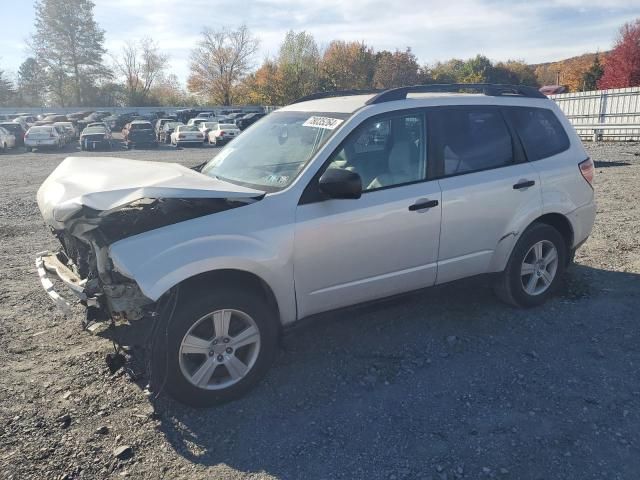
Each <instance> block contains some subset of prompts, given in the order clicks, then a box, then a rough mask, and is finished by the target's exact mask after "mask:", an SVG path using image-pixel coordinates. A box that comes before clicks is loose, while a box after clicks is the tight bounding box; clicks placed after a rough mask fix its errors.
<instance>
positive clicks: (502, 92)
mask: <svg viewBox="0 0 640 480" xmlns="http://www.w3.org/2000/svg"><path fill="white" fill-rule="evenodd" d="M461 92H465V93H461ZM469 92H476V93H469ZM593 175H594V166H593V163H592V162H591V160H590V159H589V158H588V156H587V154H586V153H585V150H584V148H583V147H582V145H581V143H580V140H579V138H578V137H577V136H576V134H575V132H574V130H573V128H572V127H571V125H570V124H569V122H568V121H567V120H566V118H565V117H564V116H563V115H562V113H561V112H560V110H559V109H558V107H557V106H556V105H555V103H554V102H553V101H551V100H549V99H547V98H546V97H545V96H544V95H542V94H540V93H539V92H538V91H537V90H535V89H532V88H527V87H522V86H503V85H485V84H481V85H431V86H417V87H407V88H398V89H393V90H387V91H383V92H374V93H360V92H343V93H341V94H340V93H339V94H336V93H332V94H318V95H314V96H311V97H306V98H304V99H301V100H300V101H298V102H296V103H293V104H291V105H289V106H287V107H285V108H282V109H280V110H278V111H276V112H274V113H271V114H269V115H267V116H266V117H264V118H263V119H261V120H260V121H258V122H257V123H255V124H254V125H253V126H251V127H250V128H249V129H247V130H246V131H245V132H243V133H242V134H241V135H240V136H239V137H238V138H237V139H236V140H234V141H233V142H232V143H231V144H229V145H228V146H227V147H226V148H224V149H222V150H221V151H220V152H219V153H218V155H216V157H215V158H213V159H212V160H211V161H210V162H208V163H206V164H204V165H202V166H200V167H199V168H195V169H189V168H186V167H183V166H180V165H177V164H169V163H160V162H158V163H156V162H141V161H133V160H126V159H116V158H92V159H87V158H67V159H66V160H65V161H63V162H62V163H61V164H60V166H59V167H58V168H57V169H56V170H55V171H54V172H53V173H52V174H51V176H50V177H49V178H48V179H47V180H46V181H45V182H44V184H43V185H42V187H41V188H40V190H39V191H38V204H39V206H40V210H41V211H42V215H43V217H44V219H45V221H46V222H47V223H48V224H49V225H50V226H51V227H52V229H53V231H54V233H55V235H56V236H57V237H58V238H59V239H60V241H61V243H62V249H61V250H60V251H59V252H55V253H51V252H43V253H42V254H40V255H38V258H37V266H38V272H39V275H40V277H41V280H42V283H43V285H44V286H45V288H46V290H47V292H48V293H49V295H50V296H51V297H52V298H53V299H54V301H55V302H56V303H57V304H58V305H60V306H61V308H65V309H68V304H67V302H66V301H65V300H64V299H63V298H62V297H60V296H59V295H58V294H57V293H56V292H55V290H54V288H53V286H52V283H51V280H50V278H49V277H50V276H51V275H52V274H54V275H55V276H56V277H58V278H59V279H61V280H62V281H63V282H64V283H65V284H66V285H67V286H68V287H69V288H70V289H71V291H73V292H74V293H75V294H76V295H77V296H78V297H79V299H80V300H81V302H82V303H83V304H84V305H86V307H87V312H88V316H89V318H90V319H96V318H98V319H105V320H115V321H117V322H121V321H126V322H130V323H131V324H132V325H135V324H140V325H143V324H144V325H147V326H146V327H145V328H147V329H148V333H149V334H148V335H147V336H148V337H149V338H150V340H149V345H148V347H149V348H148V350H149V351H150V357H151V361H150V362H149V363H150V369H151V373H150V376H151V381H152V386H155V388H156V390H157V389H158V388H159V386H163V387H160V388H166V389H167V390H168V391H169V392H170V393H171V394H172V395H173V396H174V397H175V398H177V399H179V400H181V401H182V402H185V403H188V404H192V405H197V406H207V405H212V404H215V403H219V402H222V401H226V400H229V399H232V398H236V397H238V396H239V395H240V394H242V393H243V392H245V391H247V390H248V389H249V388H250V387H251V386H253V385H254V384H255V383H256V382H257V381H258V380H259V379H260V378H261V377H262V376H263V375H264V374H265V373H266V371H267V369H268V367H269V364H270V363H271V361H272V359H273V358H274V355H275V352H276V348H277V342H278V337H279V334H280V332H281V330H282V327H284V326H287V325H290V324H292V323H294V322H296V321H298V320H300V319H302V318H305V317H309V316H311V315H314V314H317V313H320V312H325V311H328V310H334V309H338V308H341V307H346V306H350V305H354V304H358V303H362V302H367V301H370V300H374V299H379V298H383V297H389V296H392V295H397V294H400V293H403V292H407V291H411V290H416V289H421V288H424V287H429V286H432V285H436V284H441V283H445V282H451V281H453V280H457V279H460V278H463V277H469V276H472V275H479V274H491V275H490V276H489V277H490V278H491V279H492V281H493V282H494V284H495V291H496V293H497V295H498V296H499V297H500V298H501V299H502V300H504V301H506V302H508V303H510V304H512V305H516V306H521V307H531V306H535V305H539V304H541V303H542V302H544V301H545V300H546V299H547V298H549V296H550V295H552V294H553V292H554V290H556V288H557V287H558V284H559V283H560V280H561V277H562V275H563V273H564V271H565V269H566V267H567V266H568V264H569V263H570V261H571V259H572V257H573V254H574V252H575V250H576V249H577V248H578V247H579V246H580V245H581V244H582V243H583V242H584V241H585V240H586V239H587V237H588V235H589V233H590V231H591V228H592V226H593V222H594V217H595V211H596V207H595V203H594V192H593V188H592V185H591V184H592V181H593ZM145 322H146V323H145Z"/></svg>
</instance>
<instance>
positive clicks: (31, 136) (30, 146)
mask: <svg viewBox="0 0 640 480" xmlns="http://www.w3.org/2000/svg"><path fill="white" fill-rule="evenodd" d="M24 146H25V147H26V148H27V152H30V151H32V150H34V149H36V148H37V149H38V150H40V149H44V148H58V149H60V148H62V147H63V146H64V138H63V135H61V134H60V132H59V131H58V130H57V129H56V127H54V126H53V125H34V126H33V127H31V128H30V129H29V130H27V133H26V134H25V135H24Z"/></svg>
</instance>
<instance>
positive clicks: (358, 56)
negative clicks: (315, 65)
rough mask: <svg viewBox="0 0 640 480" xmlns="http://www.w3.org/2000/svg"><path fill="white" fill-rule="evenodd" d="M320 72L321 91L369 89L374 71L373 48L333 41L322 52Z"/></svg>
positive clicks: (362, 44)
mask: <svg viewBox="0 0 640 480" xmlns="http://www.w3.org/2000/svg"><path fill="white" fill-rule="evenodd" d="M320 70H321V72H322V73H321V75H322V77H321V79H320V84H321V89H323V90H348V89H352V88H355V89H367V88H371V87H372V85H373V76H374V74H375V70H376V59H375V54H374V51H373V48H371V47H368V46H367V45H366V44H365V43H364V42H344V41H342V40H334V41H332V42H331V43H330V44H329V46H328V47H327V49H326V51H325V52H324V55H323V57H322V61H321V64H320Z"/></svg>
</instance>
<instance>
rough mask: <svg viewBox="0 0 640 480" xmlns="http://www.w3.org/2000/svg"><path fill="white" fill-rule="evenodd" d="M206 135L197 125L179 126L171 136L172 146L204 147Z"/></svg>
mask: <svg viewBox="0 0 640 480" xmlns="http://www.w3.org/2000/svg"><path fill="white" fill-rule="evenodd" d="M203 143H204V135H203V134H202V133H201V132H200V130H198V127H196V126H195V125H177V126H176V128H175V130H174V131H173V133H172V134H171V144H172V145H175V146H176V147H177V146H184V145H196V146H198V145H202V144H203Z"/></svg>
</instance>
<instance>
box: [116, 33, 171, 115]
mask: <svg viewBox="0 0 640 480" xmlns="http://www.w3.org/2000/svg"><path fill="white" fill-rule="evenodd" d="M113 60H114V64H115V70H116V71H117V72H118V73H119V74H120V75H121V76H122V77H123V78H124V82H125V89H126V91H127V103H128V104H129V105H131V106H133V105H141V106H142V105H145V103H146V101H147V97H148V95H149V91H150V90H151V87H152V85H153V83H154V81H156V80H157V78H158V77H159V76H160V75H162V73H163V72H164V71H165V70H166V68H167V64H168V62H169V56H168V55H164V54H162V53H160V51H159V49H158V46H157V45H156V44H155V43H154V41H153V40H152V39H151V38H143V39H142V40H139V41H137V42H131V43H129V44H128V45H126V46H124V47H123V48H122V52H121V54H120V56H119V57H114V59H113Z"/></svg>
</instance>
